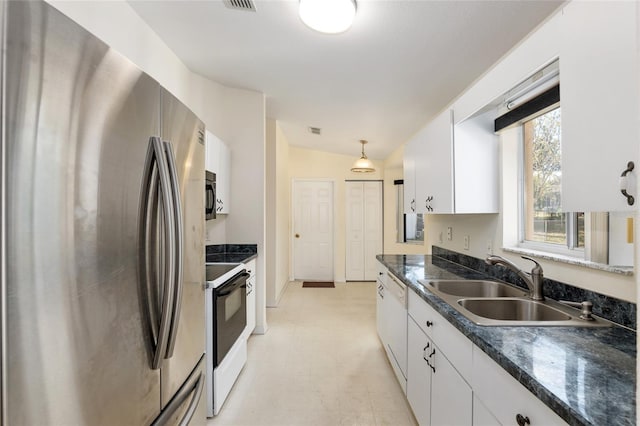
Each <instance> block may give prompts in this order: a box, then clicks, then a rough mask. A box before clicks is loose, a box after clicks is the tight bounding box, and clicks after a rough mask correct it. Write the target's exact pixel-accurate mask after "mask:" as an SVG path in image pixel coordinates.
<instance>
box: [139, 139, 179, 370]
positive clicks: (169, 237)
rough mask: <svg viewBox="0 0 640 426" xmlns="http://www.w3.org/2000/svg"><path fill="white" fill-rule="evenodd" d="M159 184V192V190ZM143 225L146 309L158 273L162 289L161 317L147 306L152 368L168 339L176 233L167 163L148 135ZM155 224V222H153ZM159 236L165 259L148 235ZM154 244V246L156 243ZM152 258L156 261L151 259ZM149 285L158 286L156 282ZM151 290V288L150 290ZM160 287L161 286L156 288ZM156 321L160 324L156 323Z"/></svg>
mask: <svg viewBox="0 0 640 426" xmlns="http://www.w3.org/2000/svg"><path fill="white" fill-rule="evenodd" d="M158 188H159V191H160V193H159V194H158ZM142 208H143V210H142V212H141V216H140V217H141V220H142V226H141V229H140V243H141V245H142V247H143V258H142V261H143V262H144V268H143V269H142V271H143V273H144V275H143V277H142V281H143V283H142V284H143V285H144V286H145V288H146V298H147V306H148V307H147V309H149V307H150V306H152V305H153V304H152V300H153V297H154V296H155V295H156V294H157V293H156V292H155V291H154V290H155V288H154V289H150V288H149V285H150V282H151V281H155V280H154V278H156V277H157V276H158V275H159V277H160V281H162V282H161V284H160V287H161V291H162V302H161V308H160V315H159V316H160V319H159V321H157V319H156V315H154V313H155V310H154V309H149V311H150V312H149V317H150V318H149V321H150V323H151V330H152V334H153V337H154V338H155V339H154V340H155V342H154V343H155V347H154V348H153V356H152V360H151V368H152V369H154V370H157V369H158V368H160V365H161V362H162V359H163V358H164V355H165V353H166V351H167V343H168V340H169V329H170V327H171V310H172V308H173V304H174V297H175V295H174V282H175V264H174V259H175V254H174V252H175V233H174V230H173V227H172V226H171V224H173V223H175V217H174V215H175V210H174V206H173V198H172V195H171V184H170V176H169V171H168V166H167V159H166V157H165V154H164V148H163V146H162V141H161V140H160V139H159V138H157V137H151V138H150V140H149V148H148V150H147V160H146V163H145V172H144V177H143V194H142ZM159 210H160V211H161V212H162V221H159V220H158V218H157V217H158V211H159ZM154 225H155V226H154ZM159 226H162V228H163V232H162V233H160V235H158V234H159V233H158V229H157V228H158V227H159ZM158 236H160V237H161V238H162V240H163V242H164V244H163V248H162V249H161V250H159V251H160V252H161V253H164V261H160V259H158V258H157V253H156V252H154V251H153V250H152V247H150V246H151V245H152V244H151V243H150V238H152V237H158ZM156 248H157V247H156ZM154 259H155V262H154ZM158 263H162V265H161V267H163V268H164V269H163V270H162V273H159V274H156V273H154V269H157V268H158V265H157V264H158ZM152 285H155V286H158V285H157V284H156V283H155V282H154V283H152ZM150 290H151V291H150ZM159 290H160V289H159ZM158 322H159V326H157V325H156V324H157V323H158Z"/></svg>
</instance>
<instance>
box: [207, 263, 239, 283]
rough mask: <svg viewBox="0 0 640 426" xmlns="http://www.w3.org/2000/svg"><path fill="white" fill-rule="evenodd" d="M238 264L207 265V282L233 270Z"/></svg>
mask: <svg viewBox="0 0 640 426" xmlns="http://www.w3.org/2000/svg"><path fill="white" fill-rule="evenodd" d="M238 265H240V263H212V264H208V265H207V273H206V279H207V281H215V280H216V278H219V277H221V276H223V275H224V274H226V273H227V272H229V271H232V270H233V269H235V268H236V267H237V266H238Z"/></svg>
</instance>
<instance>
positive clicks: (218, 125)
mask: <svg viewBox="0 0 640 426" xmlns="http://www.w3.org/2000/svg"><path fill="white" fill-rule="evenodd" d="M49 3H50V4H51V5H53V6H54V7H56V8H57V9H58V10H60V11H61V12H62V13H64V14H65V15H67V16H68V17H70V18H71V19H73V20H74V21H76V22H77V23H79V24H80V25H81V26H83V27H84V28H86V29H87V30H88V31H90V32H91V33H93V34H94V35H95V36H97V37H98V38H100V39H101V40H103V41H104V42H105V43H106V44H108V45H110V46H111V47H113V48H114V49H115V50H116V51H118V52H120V53H121V54H123V55H124V56H126V57H127V58H128V59H129V60H131V61H132V62H134V63H135V64H136V65H137V66H138V67H140V69H142V70H143V71H145V72H146V73H147V74H149V75H151V76H152V77H153V78H155V79H156V80H157V81H158V82H159V83H160V84H161V85H162V86H164V87H165V88H166V89H167V90H169V91H170V92H171V93H173V95H174V96H176V97H177V98H178V99H180V100H181V101H182V102H183V103H184V104H185V105H187V106H188V107H189V108H190V109H191V110H192V111H193V112H194V113H195V114H196V115H198V116H199V117H200V119H202V120H203V121H204V123H205V125H206V126H207V128H208V129H209V130H211V131H212V132H213V133H214V134H216V135H217V136H219V137H220V138H221V139H222V140H224V141H225V143H227V145H228V146H229V148H230V149H231V192H232V195H231V208H232V214H230V215H229V216H228V217H226V218H223V219H221V220H220V221H219V222H216V223H215V224H214V223H211V224H207V231H208V233H210V235H209V237H210V239H213V240H214V243H216V244H222V243H227V242H230V243H251V244H257V245H258V259H257V265H256V297H257V300H256V304H257V306H258V308H257V311H258V312H257V318H256V331H257V332H264V331H266V329H267V324H266V311H265V260H264V259H265V257H264V241H265V237H264V230H265V223H264V198H265V190H264V172H265V158H264V155H265V130H264V128H265V100H264V95H263V94H262V93H259V92H255V91H249V90H241V89H234V88H229V87H226V86H223V85H221V84H219V83H216V82H214V81H211V80H208V79H206V78H204V77H202V76H200V75H198V74H195V73H193V72H191V71H190V70H189V69H188V68H187V67H186V65H185V64H184V63H183V62H182V61H180V59H179V58H178V57H177V56H176V55H175V54H174V53H173V52H172V51H171V49H169V47H168V46H167V45H166V44H164V42H163V41H162V40H161V39H160V38H159V37H158V35H157V34H156V33H155V32H153V30H152V29H151V28H150V27H149V26H148V25H147V24H146V23H145V22H144V21H143V20H142V19H141V18H140V17H139V16H138V15H137V14H136V13H135V12H134V10H133V9H132V8H131V7H130V6H129V4H128V3H127V2H126V1H125V0H108V1H102V0H86V1H60V0H49ZM209 222H212V221H209ZM218 239H219V240H218Z"/></svg>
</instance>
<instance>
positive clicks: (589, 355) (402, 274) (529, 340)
mask: <svg viewBox="0 0 640 426" xmlns="http://www.w3.org/2000/svg"><path fill="white" fill-rule="evenodd" d="M377 258H378V260H380V261H381V262H382V263H383V264H384V265H385V266H386V267H387V268H388V269H389V271H390V272H392V273H393V274H394V275H395V276H397V277H398V278H399V279H401V280H402V281H403V282H404V283H405V284H407V286H408V287H409V288H411V290H413V291H414V292H415V293H417V294H418V295H419V296H420V297H421V298H422V299H424V300H425V301H426V302H427V303H428V304H429V305H431V306H433V308H434V309H435V310H437V311H438V312H439V313H440V314H441V315H442V316H443V317H445V318H446V319H447V320H449V322H450V323H451V324H452V325H454V326H455V327H456V328H457V329H458V330H460V331H461V332H462V333H463V334H464V335H465V336H467V337H468V338H469V339H470V340H471V341H472V342H473V343H474V344H475V345H476V346H478V347H479V348H480V349H482V350H483V351H484V352H485V353H487V354H488V355H489V356H490V357H491V358H492V359H493V360H494V361H496V362H497V363H498V364H499V365H500V366H502V368H504V369H505V370H506V371H507V372H509V374H511V375H512V376H513V377H514V378H516V380H518V381H519V382H520V383H521V384H522V385H523V386H525V387H526V388H527V389H529V391H531V392H532V393H533V394H534V395H536V396H537V397H538V398H539V399H540V400H541V401H542V402H543V403H545V404H546V405H547V406H549V407H550V408H551V409H552V410H553V411H554V412H555V413H557V414H558V415H559V416H560V417H561V418H563V419H564V420H565V421H566V422H567V423H569V424H570V425H598V426H602V425H634V424H636V417H635V412H636V396H635V384H636V334H635V333H634V332H633V331H632V330H629V329H626V328H623V327H611V328H582V327H483V326H478V325H476V324H474V323H472V322H471V321H469V320H468V319H466V318H465V317H464V316H462V315H461V314H460V313H458V312H457V311H456V310H455V309H453V308H452V307H451V306H449V305H448V304H447V303H446V302H444V301H443V300H442V299H440V298H439V297H438V296H437V295H435V294H434V293H432V292H430V291H429V290H428V289H426V288H425V287H424V286H422V285H421V284H420V283H419V282H418V279H451V278H468V279H474V278H488V277H487V276H486V275H485V274H483V273H481V272H477V271H474V270H472V269H469V268H466V267H464V266H462V265H459V264H456V263H453V262H449V261H447V260H444V259H442V258H439V257H436V256H422V255H378V256H377ZM489 278H492V277H489Z"/></svg>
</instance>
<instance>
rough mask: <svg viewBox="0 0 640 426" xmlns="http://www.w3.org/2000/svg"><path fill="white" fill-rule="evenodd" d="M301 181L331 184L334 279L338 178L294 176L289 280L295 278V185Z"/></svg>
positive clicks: (292, 183)
mask: <svg viewBox="0 0 640 426" xmlns="http://www.w3.org/2000/svg"><path fill="white" fill-rule="evenodd" d="M299 182H329V183H330V184H331V192H332V193H333V197H332V200H331V202H332V203H333V205H332V207H333V208H332V214H331V226H332V228H333V236H332V238H333V242H332V245H331V255H332V257H333V280H334V281H335V280H336V238H337V235H336V208H335V207H336V192H337V191H336V180H335V179H333V178H292V179H291V206H290V207H291V211H290V213H289V214H290V217H291V228H290V229H289V281H294V278H295V266H296V264H295V261H296V257H295V250H294V249H293V248H294V240H295V237H294V229H296V223H295V216H296V215H295V209H296V201H297V200H296V191H295V186H296V183H299Z"/></svg>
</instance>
